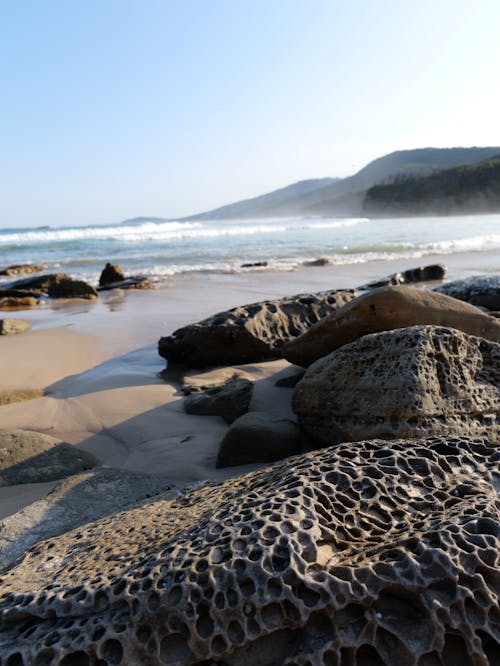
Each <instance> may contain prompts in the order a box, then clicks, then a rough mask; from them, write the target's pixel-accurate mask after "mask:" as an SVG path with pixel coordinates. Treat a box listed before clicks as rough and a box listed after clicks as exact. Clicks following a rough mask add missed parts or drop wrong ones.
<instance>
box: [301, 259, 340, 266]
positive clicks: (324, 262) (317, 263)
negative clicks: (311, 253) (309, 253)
mask: <svg viewBox="0 0 500 666" xmlns="http://www.w3.org/2000/svg"><path fill="white" fill-rule="evenodd" d="M332 263H333V261H332V260H331V259H330V257H318V258H317V259H309V260H308V261H304V263H303V265H304V266H329V265H330V264H332Z"/></svg>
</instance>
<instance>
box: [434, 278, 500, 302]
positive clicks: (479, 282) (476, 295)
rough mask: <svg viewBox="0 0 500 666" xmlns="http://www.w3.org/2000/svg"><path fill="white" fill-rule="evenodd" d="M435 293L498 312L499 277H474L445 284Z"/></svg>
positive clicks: (499, 295)
mask: <svg viewBox="0 0 500 666" xmlns="http://www.w3.org/2000/svg"><path fill="white" fill-rule="evenodd" d="M435 291H438V292H439V293H440V294H447V295H448V296H453V298H458V299H459V300H461V301H466V302H467V303H472V305H477V306H479V307H482V308H487V309H488V310H500V275H474V276H473V277H470V278H467V279H465V280H455V281H454V282H447V283H446V284H443V285H441V286H440V287H436V289H435Z"/></svg>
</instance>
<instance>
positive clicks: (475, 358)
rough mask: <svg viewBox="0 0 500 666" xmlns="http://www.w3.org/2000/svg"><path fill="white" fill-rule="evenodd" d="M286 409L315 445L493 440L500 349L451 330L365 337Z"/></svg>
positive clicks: (317, 371)
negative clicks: (403, 439)
mask: <svg viewBox="0 0 500 666" xmlns="http://www.w3.org/2000/svg"><path fill="white" fill-rule="evenodd" d="M292 407H293V410H294V412H295V413H296V414H297V415H298V417H299V422H300V423H301V425H302V427H303V428H304V430H305V432H306V433H307V434H308V435H309V436H310V437H311V438H312V439H313V440H314V441H315V442H316V443H317V444H319V445H321V446H330V445H332V444H336V443H338V442H349V441H356V440H361V439H365V438H373V437H379V438H387V439H394V438H401V437H407V438H413V437H428V436H432V435H441V434H442V435H447V436H451V437H454V436H461V435H464V436H469V437H488V438H489V439H490V441H497V440H498V439H500V344H498V343H496V342H489V341H487V340H484V339H483V338H477V337H472V336H468V335H466V334H465V333H461V332H460V331H457V330H455V329H452V328H440V327H436V326H414V327H412V328H402V329H397V330H394V331H386V332H384V333H375V334H372V335H365V336H364V337H362V338H359V340H356V341H355V342H352V343H351V344H348V345H345V346H343V347H341V348H340V349H337V350H336V351H334V352H332V353H331V354H329V355H328V356H325V357H323V358H321V359H320V360H319V361H316V363H314V364H313V365H311V366H310V367H309V369H308V370H307V372H306V374H305V375H304V378H303V379H302V381H300V382H299V383H298V384H297V386H296V387H295V391H294V395H293V399H292Z"/></svg>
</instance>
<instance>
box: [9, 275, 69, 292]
mask: <svg viewBox="0 0 500 666" xmlns="http://www.w3.org/2000/svg"><path fill="white" fill-rule="evenodd" d="M61 280H71V278H70V276H69V275H66V274H65V273H48V274H46V275H37V276H35V277H28V278H23V279H22V280H16V281H15V282H9V283H8V284H4V285H3V288H4V289H13V290H17V291H29V292H31V293H30V294H29V295H30V296H40V295H44V296H46V295H47V294H48V291H49V287H50V285H51V284H53V283H54V282H60V281H61Z"/></svg>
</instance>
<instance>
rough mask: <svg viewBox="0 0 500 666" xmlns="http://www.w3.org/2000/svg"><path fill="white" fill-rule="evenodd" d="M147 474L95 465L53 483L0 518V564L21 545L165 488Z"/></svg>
mask: <svg viewBox="0 0 500 666" xmlns="http://www.w3.org/2000/svg"><path fill="white" fill-rule="evenodd" d="M169 487H170V486H169V484H168V482H167V481H166V479H164V478H162V477H159V476H154V475H152V474H141V473H138V472H128V471H126V470H121V469H113V468H110V467H106V468H102V467H101V468H98V469H95V470H92V471H89V472H83V473H81V474H77V475H75V476H71V477H69V478H67V479H64V480H63V481H61V482H59V483H58V484H57V485H56V486H55V487H54V488H53V490H52V491H51V492H50V493H49V494H48V495H47V496H46V497H45V498H43V499H41V500H38V501H36V502H33V503H32V504H29V505H28V506H26V507H25V508H23V509H21V510H20V511H17V512H16V513H14V514H12V515H10V516H8V517H7V518H4V519H3V520H0V567H4V566H6V565H7V564H8V563H9V562H12V561H13V560H14V559H15V558H16V557H18V556H19V555H21V554H22V553H23V552H24V551H25V550H26V549H27V548H29V547H30V546H32V545H33V544H35V543H37V542H38V541H43V540H44V539H48V538H50V537H54V536H57V535H59V534H63V533H64V532H68V531H69V530H72V529H75V528H76V527H78V526H80V525H84V524H85V523H88V522H89V521H91V520H97V519H98V518H102V517H103V516H107V515H109V514H112V513H116V512H118V511H123V510H124V509H125V508H127V507H128V506H130V505H131V504H135V503H137V502H139V501H141V500H145V499H148V498H152V497H154V496H155V495H158V494H159V493H160V492H162V493H163V492H165V491H167V490H168V489H169Z"/></svg>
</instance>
